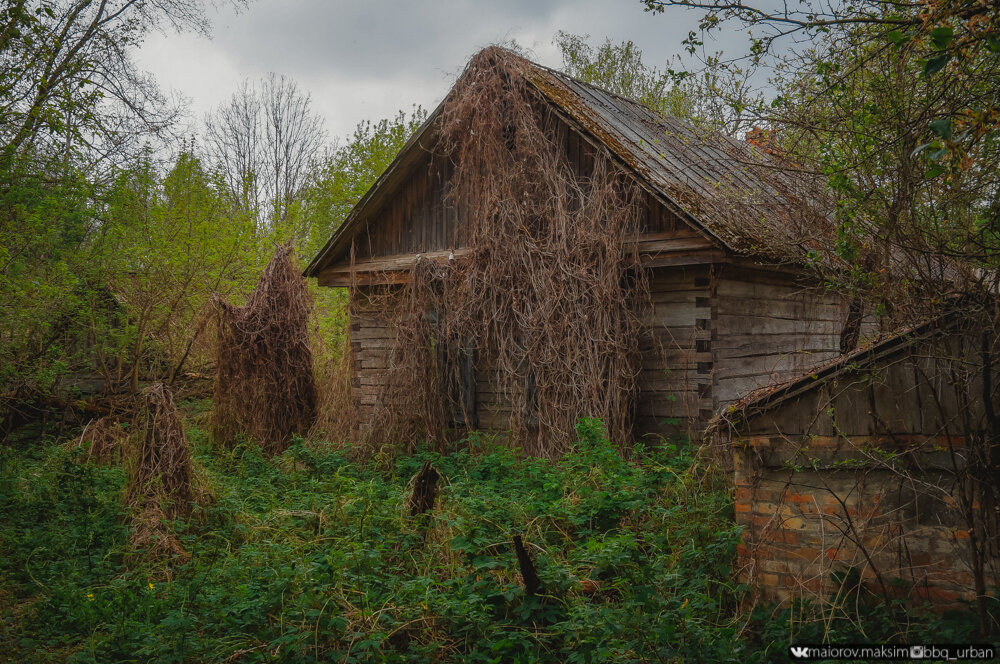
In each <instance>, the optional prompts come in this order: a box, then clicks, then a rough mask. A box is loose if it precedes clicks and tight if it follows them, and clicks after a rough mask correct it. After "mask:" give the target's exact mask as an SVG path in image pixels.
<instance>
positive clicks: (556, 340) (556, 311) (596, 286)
mask: <svg viewBox="0 0 1000 664" xmlns="http://www.w3.org/2000/svg"><path fill="white" fill-rule="evenodd" d="M519 62H520V61H519V59H518V58H516V57H515V56H512V55H511V54H509V53H508V52H506V51H504V50H503V49H499V48H490V49H486V50H485V51H483V52H481V53H480V54H479V55H478V56H476V57H475V58H474V59H473V60H472V62H470V64H469V66H468V68H467V70H466V72H465V73H464V74H463V76H462V77H461V79H460V80H459V81H458V83H457V85H456V88H455V90H454V92H453V94H452V96H451V97H450V98H449V99H448V100H447V101H446V102H445V108H444V112H443V116H442V119H441V127H440V132H441V133H440V143H439V145H438V148H437V149H438V150H439V151H443V152H444V153H446V154H448V155H449V156H450V158H451V160H452V162H453V163H454V164H455V170H454V176H453V179H452V181H451V185H450V190H449V191H448V193H447V201H448V203H449V204H450V205H451V206H453V207H454V208H455V209H456V210H457V211H458V214H460V215H461V217H462V223H463V225H464V227H465V228H467V229H468V233H469V247H470V248H471V252H470V254H469V255H466V256H465V257H463V258H462V260H461V261H456V262H454V263H450V264H448V265H444V266H441V265H433V264H431V263H430V262H429V261H428V262H424V263H421V262H418V263H417V265H416V267H415V268H414V269H413V274H412V277H413V278H412V280H411V282H410V284H409V285H408V286H406V287H405V288H406V292H405V293H403V294H402V295H401V296H398V295H397V302H398V306H397V309H396V310H395V311H394V314H395V316H394V317H395V323H396V327H397V333H398V339H397V343H396V348H395V351H394V353H393V354H392V356H391V362H390V370H389V374H388V377H387V386H386V388H385V390H384V392H385V394H384V395H383V398H382V399H381V402H382V404H383V408H382V411H384V412H382V417H379V416H378V415H377V416H376V418H375V423H376V425H375V427H374V428H373V431H372V435H374V436H377V437H381V438H382V439H383V440H385V439H392V440H401V441H406V442H411V441H413V437H414V436H417V435H423V436H426V437H428V438H430V439H431V440H435V441H439V442H440V441H443V440H444V439H445V438H446V435H447V434H446V432H445V429H446V427H447V425H448V422H449V420H450V419H452V413H453V412H454V411H455V410H456V409H460V406H461V404H456V403H455V401H456V400H455V399H454V398H449V397H450V395H453V394H454V389H453V386H454V385H455V383H456V381H457V380H458V377H459V374H460V372H461V364H462V362H461V360H462V357H463V355H467V354H469V353H474V354H475V358H476V359H475V364H476V366H477V369H479V370H480V371H482V372H484V373H486V374H487V375H488V376H490V379H491V380H494V381H495V382H496V389H497V391H498V392H499V393H500V395H501V398H502V399H503V400H504V401H506V402H507V403H508V404H509V406H510V409H511V413H510V415H511V419H510V424H511V430H512V431H511V434H512V436H513V439H514V442H515V443H516V444H519V445H520V446H521V447H522V449H523V450H524V451H525V452H526V453H528V454H533V455H540V456H551V455H556V454H559V453H561V452H563V451H565V450H566V449H568V447H569V444H570V442H571V441H572V436H573V430H574V425H575V422H576V420H577V419H578V418H579V417H581V416H593V417H598V418H601V419H603V420H604V421H605V422H606V423H607V426H608V430H609V432H610V434H611V436H612V437H613V438H614V439H616V440H620V441H624V440H628V439H629V438H630V435H631V427H632V421H633V419H634V410H635V403H636V399H635V397H636V393H637V387H636V379H637V375H638V357H639V352H638V350H639V337H640V334H641V330H642V325H641V320H640V318H641V314H642V311H641V309H642V308H643V307H644V306H645V305H644V304H643V303H644V302H645V303H647V304H648V300H649V298H648V285H647V283H646V281H645V275H644V273H643V271H642V270H641V269H639V268H640V257H639V255H638V248H637V245H636V243H634V242H629V241H628V240H630V239H635V238H636V237H637V235H638V232H639V210H640V207H639V206H638V204H637V200H638V189H637V186H636V185H635V183H634V181H633V180H632V179H631V178H630V177H629V176H627V175H626V174H625V173H623V172H621V171H620V170H619V169H617V168H616V167H615V165H614V164H613V163H612V160H611V157H610V155H609V154H608V152H607V150H606V149H603V148H601V149H597V150H596V152H595V154H594V159H593V166H592V168H591V169H590V170H589V171H588V172H586V173H580V172H577V171H576V170H575V169H574V167H573V165H572V164H571V163H570V162H569V160H568V158H567V157H566V156H565V155H564V153H563V150H562V149H561V141H563V140H564V139H565V133H564V132H565V131H566V128H565V125H563V124H562V123H561V122H560V121H559V119H558V118H557V117H556V116H555V115H554V114H553V112H552V111H550V110H549V109H548V107H547V106H546V104H545V103H544V102H543V101H542V100H541V98H540V96H539V95H538V94H537V93H536V92H535V91H534V90H533V89H531V88H529V86H528V84H527V82H526V81H525V78H524V76H523V75H522V74H521V73H520V72H519V71H518V70H517V67H518V66H519Z"/></svg>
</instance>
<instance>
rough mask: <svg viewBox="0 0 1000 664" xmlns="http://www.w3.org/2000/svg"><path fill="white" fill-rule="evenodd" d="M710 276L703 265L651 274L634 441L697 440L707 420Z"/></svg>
mask: <svg viewBox="0 0 1000 664" xmlns="http://www.w3.org/2000/svg"><path fill="white" fill-rule="evenodd" d="M710 271H711V268H710V267H709V266H707V265H704V266H689V267H670V268H661V269H657V270H653V271H652V272H651V273H650V277H649V291H650V305H651V306H650V309H649V311H648V319H647V325H648V332H647V334H646V336H645V337H644V338H643V340H642V346H641V351H642V362H641V373H640V374H639V402H638V404H637V408H636V434H637V436H656V435H662V436H685V435H690V436H697V435H698V433H699V431H700V430H701V428H702V427H703V425H704V423H705V422H707V421H708V419H709V417H710V416H711V411H712V392H711V384H712V368H711V364H712V353H711V347H710V339H711V333H712V331H711V307H710V301H709V283H710V277H709V275H710Z"/></svg>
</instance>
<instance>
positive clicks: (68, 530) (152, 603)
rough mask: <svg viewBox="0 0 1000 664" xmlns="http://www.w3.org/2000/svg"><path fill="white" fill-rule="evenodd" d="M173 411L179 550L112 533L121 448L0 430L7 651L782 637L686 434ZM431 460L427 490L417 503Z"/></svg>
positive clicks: (640, 658) (440, 648) (637, 648)
mask: <svg viewBox="0 0 1000 664" xmlns="http://www.w3.org/2000/svg"><path fill="white" fill-rule="evenodd" d="M189 410H193V411H195V412H193V413H192V414H191V416H189V418H188V422H187V426H188V438H189V440H190V442H191V443H192V446H193V448H194V450H193V451H194V458H195V463H196V466H197V471H196V472H197V473H198V474H199V475H200V477H201V479H202V480H203V481H205V482H207V483H208V484H209V485H210V486H211V489H212V492H211V493H212V494H214V496H215V499H214V501H213V502H212V504H210V505H201V506H198V507H197V508H196V509H195V510H194V513H193V514H192V516H191V517H190V519H189V520H186V521H178V522H175V523H173V524H172V529H173V531H174V532H175V533H176V534H177V536H178V538H179V541H180V542H181V544H182V546H183V547H184V549H185V551H186V552H187V554H189V556H190V557H189V558H188V559H183V562H181V560H182V558H178V559H176V560H175V561H174V563H173V564H172V565H171V564H170V563H169V562H164V561H162V560H160V561H159V562H153V561H151V560H150V559H149V558H148V557H144V556H143V555H142V552H136V551H131V550H129V549H128V548H127V547H128V541H129V526H128V525H127V524H128V523H129V521H128V519H126V516H127V515H126V514H125V507H123V501H122V492H123V490H124V486H125V482H126V475H125V472H124V470H123V469H122V468H119V467H107V466H100V465H95V464H93V463H90V462H88V461H87V456H86V454H85V451H84V450H80V449H78V448H76V445H75V442H74V441H48V442H47V443H46V444H44V445H41V444H38V443H34V444H22V445H20V446H19V447H6V448H0V660H3V661H18V662H50V661H53V662H55V661H58V662H265V661H266V662H309V661H338V662H449V661H451V662H459V661H461V662H532V661H546V662H602V661H607V662H612V661H613V662H676V661H693V662H699V661H703V662H727V661H730V662H735V661H739V662H754V661H760V662H763V661H773V660H774V659H775V657H781V656H783V654H784V652H785V649H784V644H787V642H788V639H789V637H790V636H792V637H794V630H793V629H791V628H790V625H794V624H795V616H794V615H792V614H790V613H789V612H788V611H786V612H785V613H784V614H781V613H777V612H770V613H769V612H768V610H767V607H758V608H757V610H756V611H753V612H751V611H750V610H748V609H747V608H746V607H747V599H748V593H747V589H746V588H744V587H741V586H739V585H737V584H736V583H735V582H734V581H733V573H732V564H733V559H734V552H735V546H736V542H737V541H738V539H739V530H738V528H736V527H735V526H734V525H733V519H732V504H731V500H730V498H729V493H728V490H727V488H726V484H725V482H724V481H723V477H722V475H721V474H719V473H716V472H711V471H708V470H706V469H705V468H703V467H702V466H701V464H699V463H698V462H697V461H695V460H694V458H693V457H692V454H691V450H690V448H689V447H687V446H685V445H676V444H664V445H661V446H657V447H656V448H655V449H650V448H641V449H640V448H637V449H636V450H635V453H634V454H633V455H630V460H628V461H626V460H623V459H622V457H621V456H620V455H619V454H618V452H617V451H616V448H615V447H614V446H613V445H612V444H610V443H609V442H608V441H607V439H606V437H605V436H604V430H603V427H602V426H601V424H600V423H599V422H597V421H594V420H584V421H582V422H581V424H580V426H579V427H578V436H577V442H576V444H575V445H574V447H573V451H572V452H571V453H570V454H568V455H567V456H565V457H564V458H562V459H560V460H557V461H548V460H537V459H525V458H519V457H518V455H516V454H515V453H514V452H512V451H510V450H508V449H505V448H503V447H501V446H499V445H496V444H495V443H494V442H493V441H492V440H491V439H489V438H488V437H477V436H473V437H472V438H470V439H469V440H467V441H464V443H463V444H462V445H461V449H460V450H459V451H455V452H453V453H451V454H447V455H441V454H437V453H430V452H418V453H417V454H415V455H413V456H406V457H400V458H395V459H389V458H381V459H375V460H373V461H370V462H366V463H360V462H356V461H352V460H350V458H349V456H347V455H346V454H345V451H335V450H332V449H327V448H324V447H323V446H321V445H317V444H306V443H304V442H302V441H297V442H294V443H293V444H292V446H291V447H290V448H289V449H288V450H287V451H286V452H285V453H284V454H283V455H281V456H278V457H274V458H270V459H269V458H267V457H265V456H264V455H262V454H261V452H260V450H259V448H257V447H255V446H249V445H238V446H237V447H236V448H235V449H233V450H227V451H223V450H219V449H217V448H213V447H212V446H211V444H210V443H209V441H208V439H207V436H206V434H205V432H204V431H203V429H202V428H201V425H200V424H199V422H204V421H205V418H204V416H203V415H199V414H198V413H197V411H198V410H199V408H198V405H197V404H195V405H194V406H193V407H191V408H189ZM426 462H430V463H431V464H432V465H433V466H434V467H435V468H436V469H437V470H438V471H439V472H440V474H441V477H442V479H441V481H440V482H439V483H438V485H439V487H440V494H439V496H438V499H437V502H436V505H435V507H434V509H433V510H431V511H430V512H428V513H426V514H423V515H418V516H416V517H412V516H411V515H410V510H409V509H408V505H407V500H408V498H409V496H410V492H411V488H412V487H411V486H410V481H411V478H412V477H413V476H414V475H415V474H416V473H417V472H418V471H419V470H420V469H421V467H422V466H423V465H424V464H425V463H426ZM515 535H520V536H521V538H522V540H523V542H524V543H525V548H526V549H527V551H528V553H529V555H530V556H531V557H532V558H533V559H534V564H535V567H536V569H537V573H538V576H539V578H540V583H541V589H540V590H539V591H538V592H537V593H535V594H528V593H527V592H526V591H525V589H524V588H525V585H524V583H523V582H522V579H521V578H520V570H519V567H518V562H517V558H516V556H515V552H514V549H513V546H512V544H511V542H512V538H513V536H515ZM803 624H804V623H803ZM810 624H812V625H816V624H818V623H810ZM920 624H923V623H920ZM913 625H914V627H913V629H915V630H916V629H918V627H917V625H918V623H913ZM826 627H827V628H829V627H830V624H829V623H828V624H827V625H826ZM810 629H812V627H810ZM833 629H834V633H833V634H832V637H833V638H835V639H836V638H839V639H845V640H850V639H852V638H857V637H858V635H857V633H855V632H852V631H851V629H849V628H846V627H845V628H841V627H838V625H837V624H834V625H833ZM836 630H840V631H839V632H838V631H836ZM807 633H808V630H807ZM808 635H810V636H817V637H819V638H822V635H820V634H818V633H817V634H816V635H812V634H811V633H808ZM878 636H882V637H885V638H888V637H891V636H892V635H891V634H883V635H871V634H870V635H868V637H869V638H868V639H865V640H870V639H871V638H877V637H878Z"/></svg>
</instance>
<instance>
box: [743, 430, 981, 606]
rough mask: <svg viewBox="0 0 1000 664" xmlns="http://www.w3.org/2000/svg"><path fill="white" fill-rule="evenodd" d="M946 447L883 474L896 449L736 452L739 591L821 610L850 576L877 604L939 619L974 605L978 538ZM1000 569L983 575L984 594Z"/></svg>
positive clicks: (820, 446) (816, 445) (819, 444)
mask: <svg viewBox="0 0 1000 664" xmlns="http://www.w3.org/2000/svg"><path fill="white" fill-rule="evenodd" d="M938 442H939V441H934V440H931V441H929V442H928V443H927V444H926V445H920V446H913V445H912V441H910V444H909V445H910V446H909V447H908V450H909V451H907V452H906V453H898V452H897V455H898V456H896V457H895V458H894V459H892V460H891V461H888V462H887V458H888V456H887V455H888V453H889V452H890V451H891V448H892V447H896V448H897V449H898V447H899V445H900V441H895V442H894V443H893V445H886V444H885V441H878V440H872V439H857V438H855V439H852V440H851V441H850V442H849V443H847V442H846V441H845V440H844V439H842V438H834V437H829V438H823V437H817V436H811V437H808V436H802V437H796V438H792V437H760V436H758V437H746V438H743V439H739V440H737V441H735V453H734V470H735V483H736V489H735V490H736V495H735V508H736V519H737V522H738V523H739V524H740V525H743V526H744V528H745V529H744V532H743V542H742V544H741V545H740V546H739V550H738V553H739V563H738V564H739V572H740V575H741V577H742V579H743V580H744V581H747V582H749V583H751V584H752V585H754V586H756V588H757V589H758V591H759V593H760V596H761V597H762V598H763V599H766V600H777V601H787V600H791V599H794V598H800V597H801V598H809V599H813V600H821V601H824V602H825V601H828V600H829V599H830V597H831V595H835V593H837V592H838V585H837V584H836V583H835V582H834V580H833V573H834V572H836V571H838V570H840V571H844V570H846V569H848V568H853V569H854V570H856V571H857V572H858V573H859V574H860V577H861V578H862V579H863V580H864V582H865V584H866V586H867V587H868V588H869V589H870V590H872V591H873V592H875V593H876V594H878V595H881V594H882V593H883V589H884V592H885V593H887V594H889V595H891V596H901V597H905V598H908V599H910V600H913V601H915V602H918V603H919V602H922V601H923V600H929V601H931V602H933V603H934V604H935V605H936V606H937V607H939V608H940V609H942V610H944V609H950V608H961V607H963V606H965V605H963V604H962V601H968V602H973V601H975V599H976V591H975V582H974V576H973V569H974V567H973V562H972V560H973V558H972V554H971V548H970V532H969V529H968V525H967V523H966V519H965V518H963V514H962V511H961V510H960V509H959V505H958V500H957V499H956V497H955V496H954V495H953V494H952V493H951V492H950V491H949V489H948V487H949V479H950V477H951V474H950V473H949V472H948V470H947V468H946V467H945V465H946V464H945V459H944V457H942V454H945V455H947V452H946V451H943V450H942V447H941V446H940V445H939V444H938ZM951 442H952V445H953V446H954V445H955V443H956V441H955V440H954V439H952V441H951ZM902 444H904V445H906V444H907V443H906V441H903V443H902ZM887 448H889V449H887ZM873 450H881V451H873ZM948 458H949V459H950V458H951V457H950V456H949V457H948ZM917 468H919V469H920V470H919V471H918V470H916V469H917ZM996 563H997V561H996V560H993V561H992V562H991V566H990V567H991V568H990V569H989V570H987V575H988V578H987V580H986V583H987V588H988V589H989V588H991V587H992V586H995V583H996V578H997V576H996Z"/></svg>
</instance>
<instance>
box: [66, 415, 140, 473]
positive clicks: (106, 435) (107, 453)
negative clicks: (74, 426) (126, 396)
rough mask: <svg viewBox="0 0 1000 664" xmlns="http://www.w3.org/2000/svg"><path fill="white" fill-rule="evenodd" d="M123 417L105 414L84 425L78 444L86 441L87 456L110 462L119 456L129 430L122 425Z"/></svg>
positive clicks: (81, 444)
mask: <svg viewBox="0 0 1000 664" xmlns="http://www.w3.org/2000/svg"><path fill="white" fill-rule="evenodd" d="M123 423H130V422H125V421H124V420H123V419H122V418H119V417H115V416H113V415H105V416H104V417H101V418H99V419H97V420H94V421H92V422H90V423H88V424H87V426H85V427H84V429H83V432H82V433H81V434H80V440H79V443H78V445H79V446H81V447H83V446H84V444H85V443H88V444H89V445H88V446H87V447H86V449H87V456H88V457H90V458H91V459H93V460H94V461H98V462H108V461H113V460H114V459H116V458H119V457H120V456H121V454H122V451H123V449H124V447H125V443H126V441H127V440H128V435H129V430H128V429H126V428H124V427H123V426H122V424H123Z"/></svg>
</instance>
